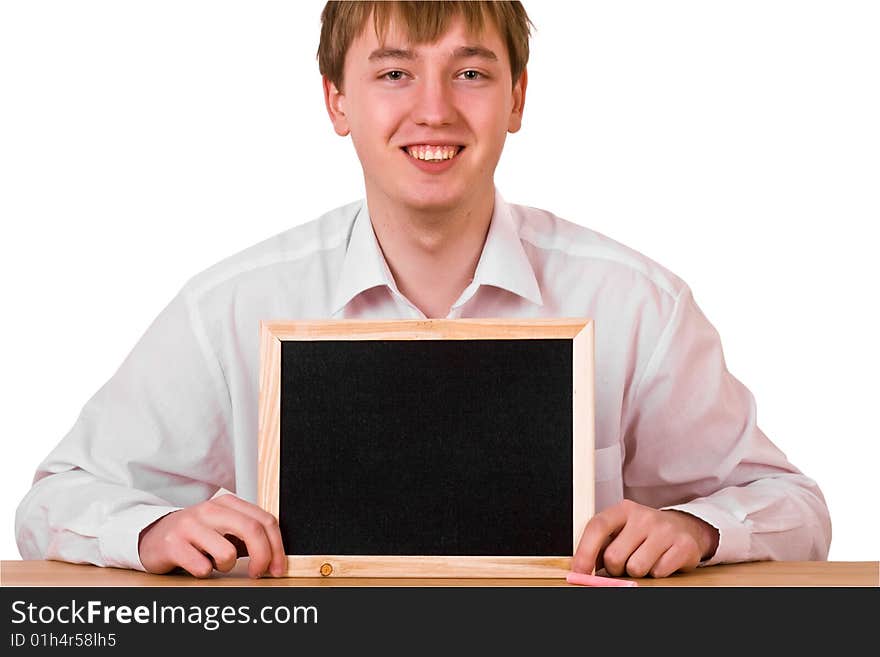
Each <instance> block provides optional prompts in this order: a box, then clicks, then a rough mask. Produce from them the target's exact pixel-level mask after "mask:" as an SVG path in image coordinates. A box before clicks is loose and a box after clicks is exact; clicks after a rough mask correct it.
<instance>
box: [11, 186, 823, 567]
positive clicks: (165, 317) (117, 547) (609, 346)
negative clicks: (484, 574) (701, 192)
mask: <svg viewBox="0 0 880 657" xmlns="http://www.w3.org/2000/svg"><path fill="white" fill-rule="evenodd" d="M424 317H425V316H424V315H423V313H422V312H421V311H419V309H418V308H416V306H415V305H414V304H412V303H411V302H410V301H409V300H407V298H406V297H405V296H404V295H403V294H401V293H400V291H399V290H398V288H397V286H396V284H395V282H394V278H393V276H392V275H391V271H390V269H389V268H388V265H387V263H386V261H385V259H384V257H383V255H382V252H381V249H380V248H379V244H378V242H377V241H376V237H375V234H374V232H373V229H372V223H371V221H370V216H369V211H368V208H367V204H366V201H358V202H354V203H350V204H348V205H345V206H343V207H340V208H337V209H335V210H332V211H331V212H328V213H327V214H325V215H324V216H322V217H320V218H318V219H317V220H314V221H311V222H309V223H306V224H303V225H300V226H297V227H294V228H292V229H290V230H287V231H285V232H283V233H281V234H279V235H276V236H274V237H271V238H270V239H267V240H265V241H263V242H261V243H259V244H257V245H255V246H252V247H251V248H248V249H246V250H244V251H242V252H240V253H238V254H236V255H234V256H232V257H230V258H227V259H225V260H223V261H221V262H219V263H218V264H216V265H214V266H212V267H210V268H209V269H207V270H205V271H203V272H201V273H199V274H198V275H196V276H194V277H193V278H191V279H190V280H189V281H188V282H187V283H186V284H185V285H184V286H183V288H182V289H181V290H180V292H179V293H178V294H177V296H176V297H175V298H174V299H173V300H172V301H171V302H170V303H169V304H168V306H167V307H165V308H164V309H163V310H162V312H161V313H160V314H159V316H158V317H157V318H156V319H155V320H154V321H153V323H152V324H151V325H150V326H149V328H148V329H147V331H146V332H145V333H144V335H143V336H142V337H141V339H140V340H139V341H138V343H137V344H136V345H135V346H134V348H133V349H132V351H131V353H130V354H129V355H128V356H127V357H126V359H125V360H124V362H123V363H122V365H121V366H120V367H119V369H118V370H117V372H116V373H115V374H114V375H113V376H112V377H111V378H110V380H109V381H107V383H106V384H105V385H104V386H103V387H102V388H101V389H100V390H98V391H97V392H96V393H95V395H94V396H93V397H92V398H91V399H90V400H89V401H88V402H87V403H86V405H85V406H84V408H83V409H82V412H81V414H80V416H79V418H78V419H77V421H76V423H75V424H74V426H73V428H72V429H71V430H70V432H69V433H68V434H67V435H66V436H65V437H64V439H63V440H62V441H61V442H60V443H59V444H58V446H57V447H56V448H55V449H54V450H52V452H51V453H50V454H49V455H48V457H47V458H46V459H45V460H44V461H43V462H42V463H41V464H40V465H39V468H38V470H37V472H36V475H35V477H34V485H33V487H32V489H31V490H30V491H29V492H28V493H27V495H26V496H25V497H24V499H23V500H22V502H21V504H20V505H19V508H18V512H17V514H16V538H17V541H18V547H19V550H20V552H21V555H22V557H23V558H25V559H41V558H49V559H56V560H63V561H71V562H85V563H93V564H97V565H104V566H117V567H123V568H133V569H140V570H143V565H142V564H141V562H140V559H139V557H138V549H137V543H138V534H139V532H140V531H141V529H143V528H144V527H146V526H147V525H148V524H150V523H151V522H153V521H154V520H156V519H157V518H159V517H160V516H162V515H164V514H166V513H168V512H170V511H173V510H175V509H179V508H182V507H185V506H189V505H192V504H196V503H198V502H201V501H203V500H206V499H208V498H210V497H212V496H214V495H215V494H217V493H218V492H224V489H225V490H230V491H234V492H236V494H237V495H239V496H240V497H242V498H244V499H246V500H248V501H251V502H254V503H255V502H256V490H257V431H258V415H257V401H258V391H259V322H260V320H264V319H265V320H294V319H327V318H363V319H366V318H375V319H409V318H424ZM447 317H448V318H449V319H454V318H461V317H484V318H506V317H518V318H538V317H586V318H592V319H593V320H594V321H595V331H596V333H595V340H596V342H595V359H596V361H595V403H596V409H595V417H596V420H595V422H596V424H595V440H596V453H595V495H596V497H595V499H596V510H597V511H599V510H602V509H603V508H606V507H608V506H610V505H613V504H615V503H617V502H619V501H620V500H622V499H623V498H628V499H631V500H634V501H636V502H639V503H641V504H645V505H648V506H651V507H655V508H675V509H680V510H682V511H686V512H688V513H691V514H693V515H695V516H697V517H699V518H702V519H703V520H705V521H706V522H708V523H709V524H711V525H713V526H714V527H716V528H717V529H718V530H719V535H720V539H719V544H718V549H717V551H716V552H715V555H714V556H713V557H712V558H711V559H710V560H708V561H706V562H704V564H712V563H721V562H735V561H750V560H764V559H774V560H816V559H826V558H827V555H828V548H829V545H830V541H831V524H830V519H829V515H828V509H827V506H826V504H825V500H824V498H823V495H822V493H821V491H820V489H819V488H818V486H817V485H816V483H815V482H814V481H812V480H811V479H809V478H807V477H806V476H804V475H803V474H802V473H801V472H800V471H799V470H798V469H797V468H795V467H794V466H793V465H792V464H791V463H790V462H789V461H788V460H787V459H786V457H785V455H784V454H783V453H782V452H781V451H780V450H779V449H778V448H777V447H776V446H774V445H773V444H772V443H771V442H770V440H768V438H767V437H766V436H765V435H764V433H763V432H762V431H761V430H760V429H759V428H758V426H757V425H756V414H755V402H754V399H753V397H752V395H751V393H750V392H749V391H748V390H747V389H746V388H745V387H744V386H743V384H742V383H740V381H738V380H737V379H736V378H734V377H733V376H732V375H731V374H730V373H729V372H728V371H727V368H726V366H725V362H724V357H723V354H722V349H721V343H720V340H719V336H718V334H717V332H716V330H715V329H714V327H713V326H712V325H711V324H710V323H709V321H708V320H707V319H706V317H705V316H704V315H703V313H702V312H701V311H700V309H699V308H698V307H697V304H696V303H695V302H694V298H693V296H692V294H691V291H690V289H689V288H688V286H687V285H686V284H685V283H684V282H683V281H682V280H680V279H679V278H678V277H676V276H675V275H674V274H672V273H671V272H669V271H667V270H666V269H665V268H664V267H662V266H660V265H659V264H657V263H656V262H653V261H652V260H650V259H649V258H647V257H645V256H644V255H642V254H640V253H638V252H636V251H634V250H632V249H630V248H627V247H625V246H623V245H621V244H619V243H617V242H615V241H613V240H611V239H609V238H608V237H606V236H603V235H601V234H598V233H596V232H594V231H592V230H589V229H587V228H585V227H582V226H580V225H577V224H574V223H570V222H568V221H565V220H563V219H561V218H559V217H556V216H554V215H553V214H551V213H549V212H545V211H542V210H537V209H534V208H529V207H524V206H518V205H511V204H507V203H506V202H505V201H504V200H503V199H502V198H501V195H500V194H498V193H497V192H496V198H495V205H494V211H493V215H492V221H491V224H490V227H489V232H488V235H487V238H486V243H485V245H484V247H483V251H482V254H481V256H480V260H479V263H478V265H477V268H476V272H475V275H474V279H473V281H472V283H471V284H470V285H468V287H467V288H466V289H465V290H464V291H463V292H462V293H461V296H460V297H459V298H458V300H457V301H456V302H455V303H454V304H453V306H452V308H451V309H450V311H449V314H448V316H447Z"/></svg>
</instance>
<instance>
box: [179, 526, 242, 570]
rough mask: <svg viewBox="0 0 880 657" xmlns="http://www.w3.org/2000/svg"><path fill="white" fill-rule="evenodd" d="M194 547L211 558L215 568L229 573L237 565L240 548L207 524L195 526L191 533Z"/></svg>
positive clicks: (190, 538) (190, 536)
mask: <svg viewBox="0 0 880 657" xmlns="http://www.w3.org/2000/svg"><path fill="white" fill-rule="evenodd" d="M189 540H190V542H191V544H192V545H193V547H195V548H197V549H198V550H200V551H201V552H202V553H203V554H204V555H205V556H206V557H208V559H210V560H211V562H212V564H213V566H214V568H216V569H217V570H219V571H221V572H224V573H228V572H229V571H230V570H232V568H233V567H234V566H235V562H236V560H237V559H238V550H236V548H235V545H234V544H233V543H232V541H230V540H228V539H227V538H226V537H224V536H221V535H220V534H218V533H217V532H216V531H214V530H213V529H211V528H210V527H207V526H205V525H199V526H197V527H194V528H193V529H192V530H191V531H190V534H189Z"/></svg>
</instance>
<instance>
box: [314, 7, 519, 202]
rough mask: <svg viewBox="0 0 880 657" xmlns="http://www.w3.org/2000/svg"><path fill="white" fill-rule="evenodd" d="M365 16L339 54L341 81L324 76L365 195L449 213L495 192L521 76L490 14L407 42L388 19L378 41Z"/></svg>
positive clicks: (515, 119)
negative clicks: (475, 30) (477, 30)
mask: <svg viewBox="0 0 880 657" xmlns="http://www.w3.org/2000/svg"><path fill="white" fill-rule="evenodd" d="M372 25H373V23H372V21H371V20H368V21H366V27H365V28H364V30H363V31H362V32H361V34H360V36H358V37H357V38H356V39H355V40H354V41H353V42H352V44H351V47H350V48H349V50H348V52H347V53H346V57H345V68H344V83H343V87H344V88H343V89H342V90H339V89H337V88H336V86H335V85H334V84H333V83H332V82H330V81H329V80H327V79H326V78H325V80H324V92H325V101H326V103H327V110H328V112H329V114H330V118H331V120H332V121H333V126H334V129H335V130H336V132H337V134H339V135H343V136H344V135H348V134H350V135H351V138H352V142H353V143H354V147H355V150H356V151H357V155H358V158H359V159H360V162H361V166H362V167H363V171H364V181H365V183H366V190H367V198H368V201H370V202H371V204H372V202H373V200H374V199H375V200H377V201H379V202H381V203H390V204H392V205H394V206H397V207H399V208H401V209H411V210H419V211H422V212H432V211H436V212H449V211H454V210H456V208H468V207H470V206H471V205H472V203H471V202H470V201H471V200H472V199H473V198H474V197H476V196H478V195H485V194H492V193H493V192H492V190H493V186H494V182H493V176H494V172H495V167H496V165H497V164H498V159H499V158H500V156H501V151H502V149H503V147H504V141H505V137H506V134H507V132H516V131H517V130H519V128H520V124H521V120H522V107H523V103H524V100H525V87H526V75H525V73H523V75H522V76H521V77H520V79H519V80H517V83H516V84H515V85H514V84H513V82H512V79H511V71H510V62H509V59H508V54H507V48H506V46H505V44H504V41H502V39H501V37H500V36H499V34H498V30H497V29H496V27H495V26H494V24H492V21H486V22H485V24H484V29H483V30H482V34H472V33H468V32H467V30H466V28H465V23H464V22H463V20H462V19H460V18H456V19H454V20H453V21H452V22H451V24H450V28H449V29H448V30H447V31H446V32H445V33H444V34H442V35H441V36H440V38H439V39H438V40H437V41H436V42H434V43H427V44H413V43H411V42H410V41H409V39H408V37H407V34H406V33H405V32H403V31H402V30H401V29H400V28H399V26H398V25H396V24H395V22H394V21H392V22H391V24H390V25H389V28H388V31H387V34H386V35H385V39H384V42H380V40H379V37H378V36H377V35H376V32H375V30H374V29H373V27H372Z"/></svg>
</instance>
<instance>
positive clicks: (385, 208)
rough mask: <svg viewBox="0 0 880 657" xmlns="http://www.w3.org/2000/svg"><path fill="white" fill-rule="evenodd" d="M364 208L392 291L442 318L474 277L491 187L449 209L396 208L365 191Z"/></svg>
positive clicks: (492, 204) (492, 201)
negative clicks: (393, 286)
mask: <svg viewBox="0 0 880 657" xmlns="http://www.w3.org/2000/svg"><path fill="white" fill-rule="evenodd" d="M367 205H368V207H369V209H370V218H371V220H372V222H373V230H374V231H375V233H376V238H377V240H378V241H379V246H380V248H381V249H382V253H383V255H384V256H385V260H386V262H387V263H388V267H389V269H391V273H392V275H393V276H394V281H395V283H396V284H397V288H398V289H399V290H400V291H401V292H402V293H403V294H404V295H405V296H406V297H407V299H409V300H410V301H411V302H412V303H413V304H415V305H416V307H418V308H419V310H421V311H422V312H423V313H424V314H425V316H426V317H446V316H447V315H448V313H449V309H450V307H451V306H452V304H453V303H455V300H456V299H458V297H459V296H460V295H461V293H462V292H463V291H464V289H465V288H466V287H467V286H468V285H469V284H470V282H471V281H472V280H473V278H474V272H475V271H476V268H477V263H478V262H479V260H480V254H481V253H482V251H483V244H484V243H485V241H486V234H487V233H488V231H489V223H490V222H491V220H492V211H493V209H494V207H495V194H494V186H493V187H492V188H490V189H489V190H488V191H487V192H484V193H481V194H474V195H472V196H471V198H470V199H469V200H468V202H466V203H463V204H461V205H459V206H456V207H455V208H444V209H440V210H435V209H431V210H425V209H420V208H411V207H406V206H400V205H398V204H394V203H390V202H388V199H387V197H384V196H383V195H381V194H370V190H369V189H368V190H367Z"/></svg>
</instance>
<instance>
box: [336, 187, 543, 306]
mask: <svg viewBox="0 0 880 657" xmlns="http://www.w3.org/2000/svg"><path fill="white" fill-rule="evenodd" d="M381 285H386V286H388V287H389V288H390V289H391V290H392V291H394V292H396V293H398V294H399V291H398V289H397V285H396V284H395V282H394V277H393V276H392V275H391V270H390V269H389V267H388V263H387V262H386V261H385V256H384V255H383V254H382V249H381V248H380V247H379V242H378V240H377V239H376V233H375V232H374V231H373V224H372V221H371V220H370V213H369V210H368V208H367V202H366V200H364V202H363V203H362V205H361V208H360V210H359V211H358V214H357V216H356V217H355V220H354V225H353V227H352V230H351V236H350V237H349V240H348V248H347V249H346V252H345V259H344V261H343V263H342V273H341V275H340V277H339V282H338V283H337V286H336V292H335V294H334V297H333V308H332V312H333V314H334V315H335V314H337V313H338V312H339V311H340V310H342V309H343V308H344V307H345V305H346V304H348V302H349V301H351V300H352V299H354V298H355V297H356V296H357V295H359V294H360V293H361V292H365V291H366V290H368V289H370V288H373V287H377V286H381ZM480 285H492V286H495V287H499V288H502V289H505V290H508V291H510V292H513V293H514V294H517V295H519V296H521V297H523V298H525V299H527V300H528V301H531V302H532V303H534V304H536V305H539V306H540V305H542V304H543V299H542V297H541V290H540V287H539V286H538V280H537V278H535V272H534V270H533V269H532V264H531V262H529V259H528V256H526V252H525V250H524V249H523V246H522V242H521V241H520V238H519V226H518V225H517V223H516V221H515V219H514V216H513V213H512V212H511V208H510V206H509V205H508V204H507V202H506V201H505V200H504V199H503V198H502V197H501V194H500V193H498V191H497V190H496V191H495V207H494V210H493V212H492V221H491V222H490V224H489V232H488V234H487V235H486V243H485V244H484V245H483V252H482V253H481V254H480V260H479V262H478V263H477V268H476V271H475V272H474V280H473V282H472V283H471V284H470V285H469V286H468V288H469V290H473V291H475V290H476V289H477V288H478V287H479V286H480ZM465 296H468V297H469V296H470V294H467V293H465V294H463V295H462V297H463V298H464V297H465Z"/></svg>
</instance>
